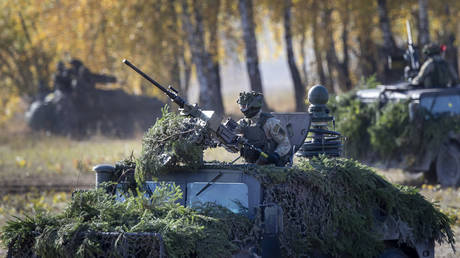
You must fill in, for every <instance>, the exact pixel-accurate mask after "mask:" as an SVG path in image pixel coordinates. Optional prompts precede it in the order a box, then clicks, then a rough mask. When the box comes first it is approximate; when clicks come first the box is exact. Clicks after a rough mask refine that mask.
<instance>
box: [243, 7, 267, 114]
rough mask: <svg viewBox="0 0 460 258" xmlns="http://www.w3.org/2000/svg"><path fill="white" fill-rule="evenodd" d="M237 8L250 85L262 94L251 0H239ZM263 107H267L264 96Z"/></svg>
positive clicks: (253, 89)
mask: <svg viewBox="0 0 460 258" xmlns="http://www.w3.org/2000/svg"><path fill="white" fill-rule="evenodd" d="M238 9H239V12H240V16H241V25H242V28H243V40H244V44H245V47H246V69H247V71H248V76H249V83H250V87H251V90H252V91H255V92H260V93H262V94H263V87H262V79H261V75H260V70H259V55H258V52H257V38H256V33H255V25H254V13H253V2H252V0H239V1H238ZM264 107H266V108H267V104H266V102H265V98H264Z"/></svg>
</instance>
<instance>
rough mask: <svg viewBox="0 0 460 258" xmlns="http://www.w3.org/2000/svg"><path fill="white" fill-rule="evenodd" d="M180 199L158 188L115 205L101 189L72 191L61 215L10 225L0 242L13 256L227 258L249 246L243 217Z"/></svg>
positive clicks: (40, 215) (175, 191)
mask: <svg viewBox="0 0 460 258" xmlns="http://www.w3.org/2000/svg"><path fill="white" fill-rule="evenodd" d="M181 195H182V193H181V191H180V188H179V187H175V188H174V189H173V190H171V189H169V188H168V187H158V188H157V189H156V191H155V192H154V193H153V195H152V197H151V198H149V199H147V198H145V197H143V193H138V196H137V197H135V196H133V195H126V196H125V198H126V200H125V201H124V202H118V201H116V200H115V198H114V196H112V195H109V194H106V193H105V191H103V190H100V189H99V190H90V191H86V192H76V193H75V194H74V196H73V198H72V201H71V202H70V203H69V204H68V207H67V208H66V210H65V211H64V212H63V213H62V214H59V215H56V216H53V215H49V214H43V213H38V214H37V215H35V216H34V217H26V218H24V219H16V220H12V221H9V222H8V223H7V225H6V226H4V227H3V228H2V235H1V239H2V242H3V244H4V245H5V247H9V252H10V255H13V257H21V256H22V257H28V256H29V254H32V253H33V254H36V255H39V256H41V257H147V256H150V255H152V256H153V257H158V256H159V253H160V247H161V246H162V245H164V252H165V254H166V255H167V256H168V257H190V256H194V255H197V256H198V257H229V256H230V255H231V253H232V252H234V251H236V250H239V249H241V248H243V247H244V245H246V244H247V243H248V240H247V239H245V238H244V237H243V236H242V234H244V235H245V236H249V234H248V233H247V232H249V226H250V225H252V224H251V223H250V222H249V219H248V218H247V217H245V216H241V215H234V214H233V213H231V212H229V211H228V210H226V209H225V208H223V207H214V208H212V209H211V207H210V206H205V207H203V208H202V209H200V210H199V211H195V210H192V209H190V208H186V207H183V206H181V205H179V204H177V203H176V201H177V200H178V198H181ZM207 214H209V215H207ZM210 215H212V216H210ZM104 232H114V233H104ZM136 232H144V233H137V234H136ZM148 232H155V233H158V234H159V235H152V234H148ZM160 235H161V237H160ZM25 251H26V252H25Z"/></svg>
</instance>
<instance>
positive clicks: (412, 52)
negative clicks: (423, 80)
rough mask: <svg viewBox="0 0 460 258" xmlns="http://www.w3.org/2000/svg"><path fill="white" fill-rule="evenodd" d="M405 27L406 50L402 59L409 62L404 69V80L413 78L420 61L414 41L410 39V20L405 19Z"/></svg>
mask: <svg viewBox="0 0 460 258" xmlns="http://www.w3.org/2000/svg"><path fill="white" fill-rule="evenodd" d="M406 29H407V50H406V53H404V59H406V61H408V62H409V66H407V67H406V69H405V70H404V77H405V78H406V80H411V79H412V78H414V77H415V76H416V75H417V73H418V70H419V69H420V63H419V60H418V54H417V51H416V48H415V46H414V41H413V40H412V30H411V27H410V22H409V21H408V20H407V21H406Z"/></svg>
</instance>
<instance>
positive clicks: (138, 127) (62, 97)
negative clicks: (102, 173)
mask: <svg viewBox="0 0 460 258" xmlns="http://www.w3.org/2000/svg"><path fill="white" fill-rule="evenodd" d="M116 81H117V79H116V78H115V77H114V76H110V75H104V74H96V73H93V72H91V71H90V70H89V69H88V68H87V67H86V66H85V65H84V64H83V63H82V62H81V61H80V60H77V59H73V60H72V61H71V62H70V66H68V67H67V66H66V65H65V64H64V63H63V62H59V64H58V67H57V69H56V72H55V74H54V76H53V91H51V92H46V91H44V90H43V92H40V93H39V94H38V96H37V98H36V100H35V101H34V102H33V103H32V104H31V105H30V107H29V109H28V110H27V112H26V114H25V116H26V120H27V123H28V125H29V127H30V128H31V129H32V130H36V131H46V132H49V133H52V134H58V135H66V136H67V135H70V136H74V137H82V136H83V137H84V136H87V135H91V134H94V133H99V134H102V135H109V136H121V137H126V136H131V135H133V134H134V133H135V132H137V131H144V130H146V129H147V128H148V127H149V126H150V125H151V124H152V123H153V122H154V121H155V118H156V117H158V116H159V115H160V112H155V110H160V107H162V106H163V105H164V103H163V102H161V101H160V100H158V99H156V98H153V97H147V96H137V95H132V94H128V93H126V92H125V91H123V90H121V89H100V88H97V87H96V85H97V84H108V83H115V82H116Z"/></svg>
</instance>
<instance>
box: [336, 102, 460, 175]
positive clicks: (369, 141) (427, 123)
mask: <svg viewBox="0 0 460 258" xmlns="http://www.w3.org/2000/svg"><path fill="white" fill-rule="evenodd" d="M330 106H331V113H332V114H333V115H334V116H335V119H336V125H337V127H336V130H337V131H339V132H340V133H341V134H342V135H344V136H345V138H346V141H345V148H344V153H345V155H346V156H347V157H353V158H360V159H362V158H364V159H377V160H400V159H401V157H404V159H405V160H401V161H405V162H407V165H408V166H411V165H413V163H414V161H415V160H416V158H417V157H418V156H419V155H422V154H423V153H424V152H425V151H427V150H432V151H433V152H436V150H437V149H438V148H439V147H440V145H441V144H442V143H443V142H444V141H445V140H446V139H447V138H448V135H449V132H453V133H460V116H450V115H445V116H433V115H430V114H429V113H428V112H426V111H425V112H423V111H418V112H417V113H415V120H414V121H411V120H410V118H409V113H410V112H409V103H408V102H407V101H403V102H398V103H387V104H386V105H385V106H384V107H382V108H380V109H379V108H378V104H364V103H362V102H360V101H359V100H358V99H356V97H354V96H353V95H350V94H348V95H344V96H340V97H339V98H338V99H337V100H334V101H331V103H330ZM370 155H373V156H370Z"/></svg>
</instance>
